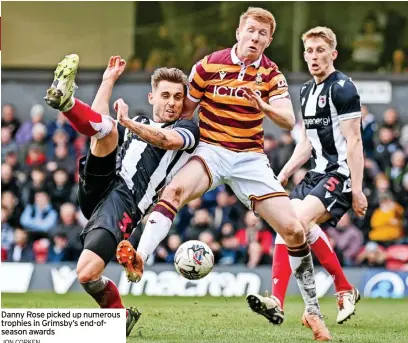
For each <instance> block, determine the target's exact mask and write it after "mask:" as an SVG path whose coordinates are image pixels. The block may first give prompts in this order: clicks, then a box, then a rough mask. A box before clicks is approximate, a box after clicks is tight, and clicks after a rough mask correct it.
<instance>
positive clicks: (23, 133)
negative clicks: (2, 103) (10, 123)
mask: <svg viewBox="0 0 408 343" xmlns="http://www.w3.org/2000/svg"><path fill="white" fill-rule="evenodd" d="M30 116H31V120H27V121H25V122H24V123H23V124H22V125H21V126H20V129H19V130H18V131H17V133H16V137H15V138H16V143H17V144H18V145H19V146H23V145H25V144H27V143H29V142H30V141H31V139H32V134H33V133H32V132H33V126H34V125H35V124H37V123H41V122H42V121H43V116H44V107H43V106H42V105H38V104H37V105H34V106H33V107H31V110H30Z"/></svg>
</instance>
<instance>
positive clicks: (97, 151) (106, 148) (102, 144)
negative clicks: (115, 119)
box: [90, 123, 119, 157]
mask: <svg viewBox="0 0 408 343" xmlns="http://www.w3.org/2000/svg"><path fill="white" fill-rule="evenodd" d="M112 125H113V126H112V129H111V130H110V131H109V133H107V134H106V135H105V136H103V137H102V138H97V137H92V138H91V147H90V148H91V153H92V154H93V155H94V156H97V157H105V156H107V155H109V154H110V153H111V152H112V151H113V150H115V149H116V146H117V145H118V140H119V134H118V129H117V127H116V125H114V123H113V124H112Z"/></svg>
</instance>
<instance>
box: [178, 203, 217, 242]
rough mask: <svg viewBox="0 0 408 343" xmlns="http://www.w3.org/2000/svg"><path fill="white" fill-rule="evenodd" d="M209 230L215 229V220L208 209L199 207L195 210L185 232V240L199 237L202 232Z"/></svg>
mask: <svg viewBox="0 0 408 343" xmlns="http://www.w3.org/2000/svg"><path fill="white" fill-rule="evenodd" d="M205 230H209V231H214V228H213V220H212V217H211V215H210V213H209V212H208V210H207V209H204V208H202V209H199V210H196V211H195V212H194V217H193V218H192V219H191V222H190V226H189V227H188V228H187V229H186V231H185V232H184V240H185V241H188V240H190V239H198V237H199V236H200V233H201V232H203V231H205Z"/></svg>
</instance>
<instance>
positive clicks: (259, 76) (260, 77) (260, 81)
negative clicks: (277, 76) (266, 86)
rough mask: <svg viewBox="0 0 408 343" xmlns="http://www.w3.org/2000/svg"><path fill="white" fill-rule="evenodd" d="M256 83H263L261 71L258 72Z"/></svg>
mask: <svg viewBox="0 0 408 343" xmlns="http://www.w3.org/2000/svg"><path fill="white" fill-rule="evenodd" d="M255 84H256V85H258V86H260V85H262V73H261V72H260V71H258V72H257V73H256V78H255Z"/></svg>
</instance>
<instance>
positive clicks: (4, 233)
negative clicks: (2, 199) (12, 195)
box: [1, 205, 14, 252]
mask: <svg viewBox="0 0 408 343" xmlns="http://www.w3.org/2000/svg"><path fill="white" fill-rule="evenodd" d="M9 216H10V211H9V209H8V208H7V207H5V206H3V205H2V206H1V247H2V248H4V249H5V251H6V252H8V251H9V250H10V248H11V246H12V244H13V243H14V228H13V227H12V226H11V225H10V224H9V222H8V220H9Z"/></svg>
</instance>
